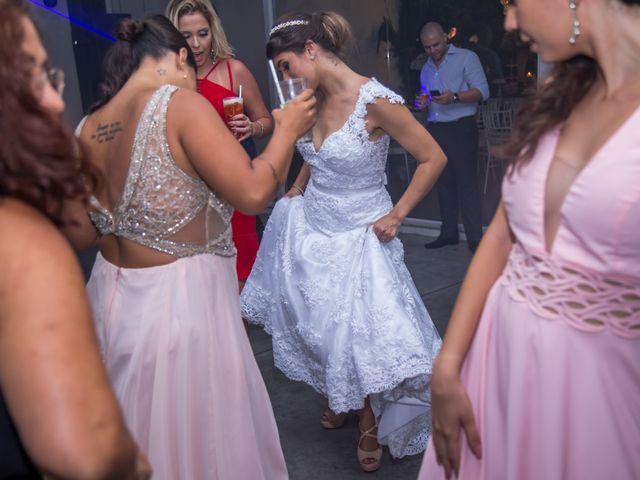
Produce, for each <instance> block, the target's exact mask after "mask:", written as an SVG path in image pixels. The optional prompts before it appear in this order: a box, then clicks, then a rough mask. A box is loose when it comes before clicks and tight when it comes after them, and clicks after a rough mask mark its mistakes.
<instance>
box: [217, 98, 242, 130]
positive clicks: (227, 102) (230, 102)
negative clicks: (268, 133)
mask: <svg viewBox="0 0 640 480" xmlns="http://www.w3.org/2000/svg"><path fill="white" fill-rule="evenodd" d="M222 108H223V109H224V119H225V121H226V122H227V126H228V124H229V122H230V121H231V119H232V118H233V117H235V116H236V115H240V114H241V113H244V101H243V100H242V97H226V98H223V99H222ZM229 129H230V130H231V127H229ZM234 135H235V136H236V138H237V137H241V136H242V134H241V133H235V132H234Z"/></svg>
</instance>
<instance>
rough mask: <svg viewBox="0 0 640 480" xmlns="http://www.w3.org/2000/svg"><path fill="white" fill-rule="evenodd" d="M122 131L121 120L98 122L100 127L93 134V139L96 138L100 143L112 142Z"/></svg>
mask: <svg viewBox="0 0 640 480" xmlns="http://www.w3.org/2000/svg"><path fill="white" fill-rule="evenodd" d="M120 132H122V127H121V126H120V122H119V121H118V122H111V123H98V128H96V131H95V132H94V133H93V135H91V140H95V141H97V142H98V143H104V142H110V141H111V140H113V139H114V138H116V135H117V134H118V133H120Z"/></svg>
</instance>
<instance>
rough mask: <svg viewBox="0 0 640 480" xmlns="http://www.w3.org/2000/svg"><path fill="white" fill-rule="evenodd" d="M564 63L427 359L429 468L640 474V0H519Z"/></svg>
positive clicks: (511, 24)
mask: <svg viewBox="0 0 640 480" xmlns="http://www.w3.org/2000/svg"><path fill="white" fill-rule="evenodd" d="M505 27H506V28H507V30H519V31H520V36H521V37H522V38H523V39H524V40H527V41H530V42H531V49H532V50H533V51H535V52H538V53H539V54H540V56H541V57H542V59H543V60H544V61H545V62H548V63H555V64H556V66H555V70H554V71H553V72H552V73H551V76H550V78H549V79H548V80H547V81H546V82H545V84H544V85H543V86H542V87H541V89H540V91H539V92H538V94H537V95H536V96H535V97H534V98H532V99H531V101H530V102H529V104H528V105H527V106H526V107H524V108H523V110H522V111H521V113H520V115H519V117H518V120H517V122H516V125H515V126H514V132H513V136H512V138H511V141H510V142H509V143H508V144H507V145H506V146H505V148H504V152H503V153H505V154H506V155H508V156H510V157H511V158H514V159H515V160H514V163H513V164H512V166H511V167H510V171H509V173H508V175H507V176H506V178H505V179H504V182H503V186H502V194H503V202H502V203H501V204H500V206H499V208H498V211H497V213H496V215H495V217H494V219H493V221H492V223H491V225H490V226H489V229H488V230H487V232H486V234H485V235H484V237H483V239H482V241H481V243H480V246H479V249H478V251H477V253H476V255H475V256H474V258H473V261H472V263H471V265H470V267H469V270H468V272H467V275H466V278H465V280H464V283H463V285H462V289H461V291H460V295H459V297H458V301H457V303H456V306H455V308H454V310H453V314H452V317H451V321H450V323H449V327H448V329H447V334H446V336H445V340H444V344H443V347H442V351H441V353H440V354H439V356H438V358H437V359H436V364H435V367H434V370H433V382H432V386H431V388H432V400H433V437H432V438H433V444H432V445H430V446H429V447H428V449H427V453H426V455H425V459H424V463H423V466H422V471H421V475H420V478H421V479H424V480H427V479H428V480H437V479H441V478H444V477H447V478H450V476H451V473H452V472H455V473H456V478H458V479H473V480H483V479H485V480H500V479H519V480H539V479H545V480H596V479H598V480H599V479H603V478H612V479H613V478H615V479H616V480H633V479H638V478H640V456H639V455H638V452H640V409H639V408H638V406H639V405H640V241H639V235H640V142H639V140H638V139H639V138H640V137H639V134H638V132H640V1H639V0H589V1H587V0H581V1H580V0H569V1H567V0H518V2H517V6H516V5H513V6H511V7H510V8H509V11H508V13H507V17H506V21H505Z"/></svg>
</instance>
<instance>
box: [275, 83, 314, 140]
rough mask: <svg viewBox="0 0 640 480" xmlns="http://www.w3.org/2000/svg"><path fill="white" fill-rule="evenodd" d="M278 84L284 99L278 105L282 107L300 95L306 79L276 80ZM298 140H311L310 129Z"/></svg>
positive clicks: (305, 84) (304, 87) (305, 85)
mask: <svg viewBox="0 0 640 480" xmlns="http://www.w3.org/2000/svg"><path fill="white" fill-rule="evenodd" d="M278 83H279V85H280V90H282V97H283V99H284V104H283V105H280V107H281V108H282V107H284V106H285V105H286V104H287V103H289V102H290V101H291V100H293V99H294V98H296V97H297V96H298V95H300V94H301V93H302V92H303V91H304V90H306V89H307V79H306V78H290V79H288V80H282V81H280V82H278ZM298 141H300V142H311V141H313V136H312V135H311V130H309V131H308V132H307V133H305V134H304V135H302V136H301V137H300V138H299V139H298Z"/></svg>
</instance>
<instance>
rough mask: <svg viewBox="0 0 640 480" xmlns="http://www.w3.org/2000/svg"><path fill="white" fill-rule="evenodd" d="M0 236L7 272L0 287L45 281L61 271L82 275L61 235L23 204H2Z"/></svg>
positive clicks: (49, 222) (0, 257)
mask: <svg viewBox="0 0 640 480" xmlns="http://www.w3.org/2000/svg"><path fill="white" fill-rule="evenodd" d="M0 232H1V233H0V259H1V263H2V264H3V270H4V275H2V279H1V280H0V287H4V286H6V282H10V281H12V280H13V281H15V280H19V279H24V280H27V279H28V278H32V279H35V278H36V277H40V278H42V277H45V276H47V275H46V272H50V273H52V274H55V273H56V272H58V271H60V269H66V270H67V271H68V269H69V268H71V269H75V270H76V272H77V273H78V274H79V273H80V270H79V266H78V264H77V261H76V258H75V255H74V253H73V251H72V249H71V246H70V245H69V243H68V242H67V240H66V239H65V238H64V237H63V235H62V233H61V232H60V231H59V230H58V228H57V227H56V226H55V225H54V224H53V223H51V221H50V220H49V219H48V218H47V217H45V216H44V215H43V214H42V213H41V212H39V211H38V210H36V209H35V208H33V207H31V206H29V205H27V204H25V203H24V202H21V201H19V200H15V199H3V200H2V201H1V202H0ZM5 281H6V282H5ZM27 281H28V280H27ZM3 284H4V285H3Z"/></svg>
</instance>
